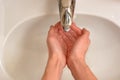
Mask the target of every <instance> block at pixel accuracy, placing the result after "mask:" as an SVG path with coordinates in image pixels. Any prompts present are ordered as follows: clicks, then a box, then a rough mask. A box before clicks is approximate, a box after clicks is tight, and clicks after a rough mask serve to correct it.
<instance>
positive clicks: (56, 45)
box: [47, 22, 67, 68]
mask: <svg viewBox="0 0 120 80" xmlns="http://www.w3.org/2000/svg"><path fill="white" fill-rule="evenodd" d="M63 37H65V35H64V31H63V29H62V27H61V24H60V22H58V23H57V24H56V25H55V26H51V28H50V30H49V32H48V37H47V44H48V49H49V57H50V58H51V57H52V56H56V57H57V58H58V59H59V60H60V62H61V64H62V67H63V68H64V67H65V65H66V53H67V46H66V43H65V41H64V39H63Z"/></svg>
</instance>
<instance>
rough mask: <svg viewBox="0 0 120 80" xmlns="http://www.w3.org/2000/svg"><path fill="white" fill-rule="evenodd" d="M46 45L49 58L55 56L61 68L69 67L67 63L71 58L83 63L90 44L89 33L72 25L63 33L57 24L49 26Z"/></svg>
mask: <svg viewBox="0 0 120 80" xmlns="http://www.w3.org/2000/svg"><path fill="white" fill-rule="evenodd" d="M47 44H48V49H49V58H51V57H52V56H56V57H57V58H58V60H59V61H60V63H61V66H62V68H64V67H65V66H66V64H67V65H68V67H69V61H70V59H72V58H78V59H79V60H81V61H83V62H84V61H85V54H86V51H87V49H88V46H89V44H90V40H89V31H87V30H86V29H80V28H78V27H77V26H76V25H75V24H74V23H73V24H72V25H71V29H70V31H68V32H65V31H64V30H63V28H62V26H61V24H60V22H58V23H57V24H56V25H55V26H51V28H50V30H49V32H48V37H47Z"/></svg>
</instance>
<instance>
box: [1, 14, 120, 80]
mask: <svg viewBox="0 0 120 80" xmlns="http://www.w3.org/2000/svg"><path fill="white" fill-rule="evenodd" d="M58 20H59V16H57V15H45V16H39V17H36V18H32V19H30V20H27V21H24V22H23V23H21V24H19V25H18V26H15V28H14V29H13V30H12V31H11V32H10V33H9V35H8V36H7V38H6V41H5V44H4V53H3V55H2V67H3V69H4V70H5V72H6V74H8V75H9V76H10V77H11V78H12V79H14V80H40V79H41V77H42V75H43V72H44V69H45V66H46V63H47V58H48V50H47V45H46V38H47V32H48V30H49V27H50V25H51V24H55V23H56V22H57V21H58ZM75 22H76V24H77V25H78V26H80V27H83V26H85V28H87V29H88V30H89V31H90V32H91V36H90V38H91V45H90V48H89V50H88V53H87V55H86V61H87V63H88V65H89V66H90V68H91V69H92V71H93V72H94V73H95V74H96V76H97V77H98V79H99V80H118V79H120V71H119V70H118V69H119V67H120V64H119V56H120V54H119V53H120V36H119V34H120V28H119V27H118V26H117V25H115V24H114V23H112V22H111V21H108V20H106V19H103V18H100V17H97V16H91V15H82V14H81V15H77V17H76V19H75ZM109 72H110V73H109ZM62 79H63V80H73V78H72V76H71V73H70V71H69V70H68V69H67V67H66V69H65V70H64V73H63V76H62Z"/></svg>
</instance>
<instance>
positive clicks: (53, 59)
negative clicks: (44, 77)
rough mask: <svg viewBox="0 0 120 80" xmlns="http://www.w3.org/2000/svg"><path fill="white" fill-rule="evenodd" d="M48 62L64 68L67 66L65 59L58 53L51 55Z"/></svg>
mask: <svg viewBox="0 0 120 80" xmlns="http://www.w3.org/2000/svg"><path fill="white" fill-rule="evenodd" d="M48 62H50V63H52V64H57V65H58V66H59V67H60V69H63V68H64V66H65V61H63V59H61V58H60V56H59V55H58V54H56V53H54V54H52V55H50V56H49V58H48ZM57 65H56V66H57Z"/></svg>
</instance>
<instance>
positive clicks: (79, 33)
mask: <svg viewBox="0 0 120 80" xmlns="http://www.w3.org/2000/svg"><path fill="white" fill-rule="evenodd" d="M71 29H72V30H73V31H75V32H76V34H77V35H78V36H80V35H81V29H80V28H78V27H77V26H76V25H75V24H74V23H73V24H72V26H71Z"/></svg>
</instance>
